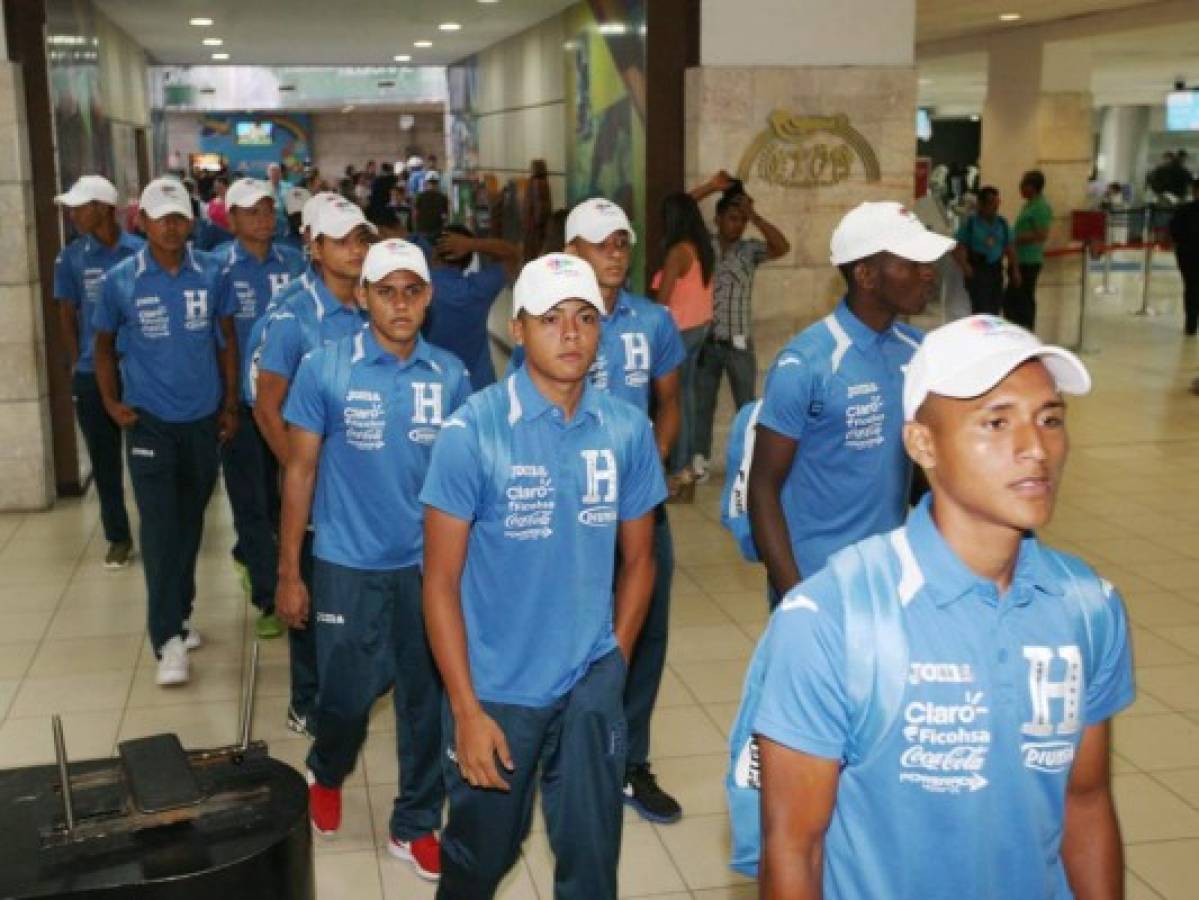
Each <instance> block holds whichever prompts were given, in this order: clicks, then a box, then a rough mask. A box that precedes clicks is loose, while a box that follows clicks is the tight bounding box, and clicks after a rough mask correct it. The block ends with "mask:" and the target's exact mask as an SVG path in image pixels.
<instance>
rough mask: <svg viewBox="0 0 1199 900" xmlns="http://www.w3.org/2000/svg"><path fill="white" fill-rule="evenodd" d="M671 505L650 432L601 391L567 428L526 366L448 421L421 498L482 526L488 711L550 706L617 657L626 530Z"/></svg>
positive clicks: (477, 542) (472, 563)
mask: <svg viewBox="0 0 1199 900" xmlns="http://www.w3.org/2000/svg"><path fill="white" fill-rule="evenodd" d="M665 498H666V484H665V481H664V480H663V477H662V466H661V463H660V462H659V461H658V453H657V450H656V449H655V446H654V439H653V434H652V432H651V430H650V425H649V420H648V419H647V418H646V417H645V415H644V414H643V413H642V412H640V411H639V410H638V409H636V408H635V407H632V406H630V405H629V404H627V403H624V402H623V401H621V400H617V399H616V398H614V397H611V396H608V395H607V394H605V393H603V392H602V391H597V390H595V388H593V387H592V386H591V385H587V387H586V389H585V390H584V392H583V396H582V399H581V400H580V402H579V407H578V409H577V410H576V411H575V415H574V416H573V417H572V418H571V420H570V421H569V422H568V421H565V419H564V418H563V414H562V410H561V409H560V408H558V407H557V406H554V405H553V404H551V403H550V402H549V401H548V400H546V399H545V398H544V397H543V396H542V395H541V394H540V393H539V392H538V391H537V389H536V387H534V385H533V382H532V381H531V380H530V379H529V375H528V372H527V371H526V370H525V369H524V368H521V369H520V370H519V371H518V372H517V373H516V374H515V375H510V376H508V377H507V378H505V379H504V380H503V381H502V382H500V383H498V384H494V385H492V386H491V387H489V388H485V389H484V390H482V391H480V392H479V393H477V394H474V395H472V396H471V397H470V399H469V400H467V401H466V403H465V404H464V405H463V406H462V408H461V409H459V410H458V412H456V413H455V414H454V415H453V416H452V417H451V418H450V419H449V420H448V421H447V422H446V424H445V426H444V427H443V429H442V432H441V436H440V437H439V438H438V440H437V444H436V446H435V447H434V448H433V462H432V464H431V465H430V467H429V475H428V477H427V478H426V479H425V486H424V489H423V490H422V491H421V495H420V499H421V502H422V503H424V504H425V505H426V506H431V507H434V508H435V509H439V510H441V511H442V512H445V513H446V514H448V515H450V516H453V517H454V518H456V519H461V520H463V521H467V522H470V523H471V529H470V538H469V542H468V545H467V551H466V565H465V568H464V571H463V573H462V581H461V598H462V613H463V616H464V618H465V621H466V641H467V649H468V652H469V657H470V668H471V677H472V679H473V681H474V687H475V692H476V693H477V694H478V696H479V698H480V699H481V700H485V701H488V702H492V703H512V704H517V705H520V706H533V707H544V706H548V705H549V704H551V703H553V702H554V701H555V700H556V699H557V698H559V697H561V696H563V695H564V694H566V693H567V692H568V691H570V690H571V688H573V687H574V685H575V684H576V683H577V682H578V680H579V679H580V678H582V677H583V675H584V673H586V671H587V669H588V667H589V666H590V665H591V664H592V663H593V662H595V661H596V660H597V659H599V658H600V657H601V656H603V655H604V654H606V653H608V652H610V651H611V650H612V649H614V648H615V647H616V637H615V634H614V632H613V630H612V612H613V610H612V576H613V567H614V560H615V557H616V535H617V529H618V523H619V522H623V521H628V520H631V519H637V518H640V517H641V516H644V515H646V514H647V513H649V512H650V511H652V510H653V509H654V507H655V506H657V505H658V504H659V503H661V502H662V501H663V500H664V499H665Z"/></svg>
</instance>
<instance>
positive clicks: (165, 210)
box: [141, 200, 194, 219]
mask: <svg viewBox="0 0 1199 900" xmlns="http://www.w3.org/2000/svg"><path fill="white" fill-rule="evenodd" d="M141 211H142V212H144V213H145V214H146V217H147V218H150V219H161V218H162V217H163V216H169V215H171V214H172V213H178V214H179V215H181V216H186V217H187V218H188V219H192V218H194V214H193V213H192V208H191V204H190V203H177V202H175V201H174V200H167V201H164V202H161V203H155V204H154V205H152V206H143V207H141Z"/></svg>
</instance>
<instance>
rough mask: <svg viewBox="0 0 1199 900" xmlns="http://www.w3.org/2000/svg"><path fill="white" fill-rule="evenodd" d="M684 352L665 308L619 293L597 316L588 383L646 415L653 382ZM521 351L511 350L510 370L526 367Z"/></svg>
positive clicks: (676, 364)
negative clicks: (609, 307)
mask: <svg viewBox="0 0 1199 900" xmlns="http://www.w3.org/2000/svg"><path fill="white" fill-rule="evenodd" d="M686 356H687V351H686V350H685V349H684V347H683V338H682V336H681V335H680V334H679V329H678V326H676V325H675V324H674V319H673V318H672V317H671V315H670V312H669V311H668V310H667V309H666V307H664V306H662V305H661V304H659V303H654V301H652V300H650V299H649V298H648V297H641V296H639V295H637V294H631V293H629V292H628V291H624V290H622V291H621V292H620V293H619V294H618V295H617V298H616V306H615V307H613V309H612V314H611V315H606V316H601V317H600V345H599V350H598V351H597V352H596V355H595V362H594V363H593V364H592V366H591V371H590V373H589V376H590V378H591V383H592V384H593V385H595V386H596V387H597V388H599V389H600V390H601V391H607V392H608V393H610V394H612V395H613V396H615V397H619V398H620V399H621V400H624V401H625V402H626V403H631V404H633V405H634V406H636V407H637V408H638V409H640V410H641V411H642V412H644V413H645V414H646V415H648V414H649V408H650V400H651V399H652V398H653V382H654V380H655V379H658V378H662V377H663V376H666V375H669V374H670V373H671V372H673V371H674V370H675V369H677V368H678V367H679V366H681V365H682V364H683V360H684V359H685V358H686ZM524 361H525V352H524V348H523V347H519V346H518V347H514V348H513V350H512V359H511V360H510V361H509V364H508V371H509V372H512V371H514V369H516V368H517V367H519V366H521V365H523V364H524Z"/></svg>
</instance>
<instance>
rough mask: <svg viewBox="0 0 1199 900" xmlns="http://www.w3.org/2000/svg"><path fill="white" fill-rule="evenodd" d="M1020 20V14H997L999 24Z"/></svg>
mask: <svg viewBox="0 0 1199 900" xmlns="http://www.w3.org/2000/svg"><path fill="white" fill-rule="evenodd" d="M1022 18H1023V16H1021V15H1020V13H1000V14H999V21H1000V22H1019V21H1020V20H1021V19H1022Z"/></svg>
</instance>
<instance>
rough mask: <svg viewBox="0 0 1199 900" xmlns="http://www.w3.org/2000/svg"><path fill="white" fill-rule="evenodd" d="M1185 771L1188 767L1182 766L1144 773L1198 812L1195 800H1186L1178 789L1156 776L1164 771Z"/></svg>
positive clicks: (1197, 804)
mask: <svg viewBox="0 0 1199 900" xmlns="http://www.w3.org/2000/svg"><path fill="white" fill-rule="evenodd" d="M1186 771H1188V769H1186V768H1182V769H1156V770H1154V771H1152V772H1145V773H1144V774H1146V775H1148V776H1149V777H1150V778H1151V779H1153V781H1154V782H1155V783H1157V784H1158V785H1159V786H1160V787H1161V788H1162V789H1164V790H1165V791H1166V792H1167V793H1169V794H1171V795H1172V796H1174V797H1175V798H1176V799H1177V800H1178V801H1179V802H1181V803H1182V804H1183V805H1184V806H1186V807H1188V808H1189V809H1193V810H1194V811H1195V812H1199V803H1196V802H1195V801H1192V800H1188V799H1187V798H1186V797H1184V796H1183V795H1182V794H1180V793H1179V792H1178V791H1176V790H1175V789H1174V788H1172V787H1171V786H1170V785H1169V784H1167V783H1166V782H1165V781H1162V780H1161V779H1160V778H1158V777H1157V776H1158V775H1161V774H1163V773H1165V772H1186ZM1195 836H1196V837H1199V835H1195Z"/></svg>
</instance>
